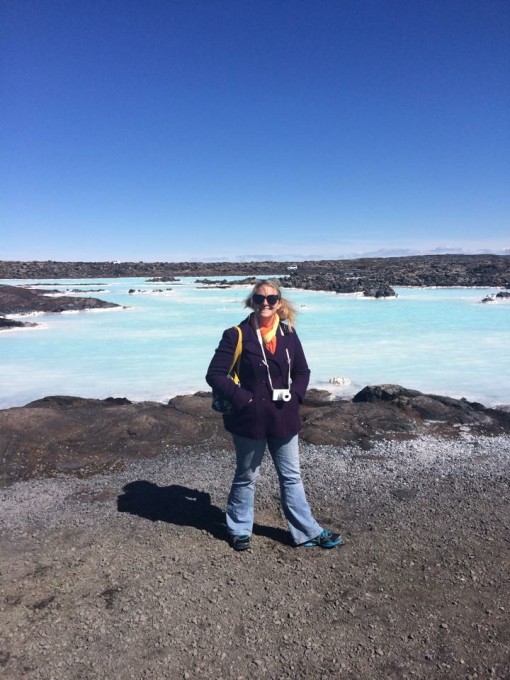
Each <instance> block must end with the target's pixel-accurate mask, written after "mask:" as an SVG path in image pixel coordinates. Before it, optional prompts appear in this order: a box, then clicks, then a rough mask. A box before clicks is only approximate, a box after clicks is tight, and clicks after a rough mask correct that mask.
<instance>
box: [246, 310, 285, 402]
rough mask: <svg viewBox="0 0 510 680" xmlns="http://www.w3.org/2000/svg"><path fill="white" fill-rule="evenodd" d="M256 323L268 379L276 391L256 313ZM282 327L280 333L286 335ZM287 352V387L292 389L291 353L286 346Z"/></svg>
mask: <svg viewBox="0 0 510 680" xmlns="http://www.w3.org/2000/svg"><path fill="white" fill-rule="evenodd" d="M255 325H256V326H257V338H258V341H259V345H260V349H261V350H262V356H263V357H264V364H265V366H266V371H267V379H268V381H269V387H270V388H271V391H274V387H273V381H272V380H271V373H270V371H269V364H268V362H267V356H266V350H265V349H264V341H263V340H262V333H261V332H260V326H259V320H258V319H257V315H256V314H255ZM279 329H280V334H281V335H285V334H284V332H283V330H282V328H281V326H279ZM285 354H286V355H287V364H288V366H289V373H288V376H287V389H289V390H290V385H291V383H292V380H291V377H290V355H289V350H288V348H287V347H286V348H285Z"/></svg>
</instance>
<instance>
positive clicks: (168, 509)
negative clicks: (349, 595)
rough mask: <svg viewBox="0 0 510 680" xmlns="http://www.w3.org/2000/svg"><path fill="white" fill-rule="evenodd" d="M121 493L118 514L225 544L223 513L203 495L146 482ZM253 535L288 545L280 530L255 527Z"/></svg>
mask: <svg viewBox="0 0 510 680" xmlns="http://www.w3.org/2000/svg"><path fill="white" fill-rule="evenodd" d="M122 490H123V492H124V493H123V494H121V495H120V496H119V497H118V498H117V510H118V511H119V512H129V513H130V514H131V515H138V517H143V518H144V519H148V520H151V521H152V522H157V521H159V522H168V523H169V524H177V525H178V526H188V527H195V529H200V530H202V531H207V532H208V533H210V534H211V535H212V536H214V538H217V539H219V540H224V541H226V540H228V534H227V527H226V523H225V513H224V512H223V511H222V510H221V509H220V508H218V507H217V506H216V505H212V503H211V496H210V495H209V494H208V493H205V492H204V491H198V490H197V489H190V488H188V487H186V486H180V485H179V484H172V485H171V486H158V485H157V484H154V483H153V482H148V481H145V480H138V481H136V482H129V484H126V485H125V486H124V487H123V488H122ZM253 533H254V534H257V535H258V536H266V537H267V538H271V539H273V540H274V541H278V542H279V543H283V544H285V545H290V544H291V541H290V536H289V534H288V533H287V532H286V531H284V530H283V529H279V528H276V527H268V526H263V525H260V524H254V526H253Z"/></svg>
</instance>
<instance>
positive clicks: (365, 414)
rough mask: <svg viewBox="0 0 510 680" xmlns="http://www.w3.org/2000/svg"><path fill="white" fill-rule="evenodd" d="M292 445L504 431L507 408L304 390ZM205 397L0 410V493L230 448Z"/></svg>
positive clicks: (387, 391) (382, 392)
mask: <svg viewBox="0 0 510 680" xmlns="http://www.w3.org/2000/svg"><path fill="white" fill-rule="evenodd" d="M302 417H303V429H302V432H301V439H302V441H303V442H306V443H308V444H311V445H327V446H336V447H339V448H342V447H346V446H358V447H360V448H361V449H362V450H366V451H367V452H369V451H370V450H371V448H372V447H373V446H374V445H375V444H376V443H377V442H380V441H404V440H413V439H416V438H418V437H421V436H434V437H440V438H445V439H451V440H456V439H459V437H463V436H466V435H479V436H499V435H508V434H510V409H505V408H501V409H493V408H486V407H485V406H483V405H482V404H478V403H473V402H468V401H466V400H464V399H453V398H451V397H444V396H440V395H430V394H423V393H421V392H418V391H417V390H409V389H406V388H404V387H401V386H399V385H377V386H370V387H366V388H364V389H363V390H361V391H360V392H359V393H358V394H357V395H355V396H354V397H353V399H351V400H339V401H333V400H332V397H331V395H330V394H329V393H328V392H325V391H321V390H309V391H308V393H307V396H306V399H305V402H304V404H303V406H302ZM230 445H231V443H230V435H229V434H228V433H227V432H225V430H224V428H223V422H222V418H221V416H220V415H219V414H218V413H216V412H215V411H213V410H212V408H211V394H210V393H208V392H198V393H196V394H194V395H191V394H190V395H183V396H179V397H174V398H173V399H171V400H170V401H169V402H168V404H162V403H156V402H138V403H136V402H130V401H129V400H128V399H124V398H109V399H104V400H99V399H83V398H79V397H70V396H53V397H46V398H44V399H39V400H37V401H34V402H31V403H29V404H27V405H26V406H23V407H15V408H10V409H4V410H1V411H0V457H1V459H2V471H1V474H0V487H1V486H5V485H9V484H12V483H14V482H16V481H20V480H28V479H34V478H43V477H48V476H54V475H59V474H66V475H77V476H87V475H91V474H97V473H98V472H104V471H107V470H110V471H112V470H116V469H119V468H121V467H122V466H123V465H125V464H126V462H127V461H129V460H133V459H141V458H151V457H153V456H156V455H159V454H160V453H161V451H178V450H182V449H189V448H193V447H200V446H206V447H208V448H218V447H220V448H224V447H227V448H228V447H230Z"/></svg>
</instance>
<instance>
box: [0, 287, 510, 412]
mask: <svg viewBox="0 0 510 680" xmlns="http://www.w3.org/2000/svg"><path fill="white" fill-rule="evenodd" d="M227 278H228V277H227ZM2 283H6V284H9V285H21V284H27V285H28V284H38V283H39V284H51V285H47V286H45V288H48V289H51V288H58V289H59V290H61V291H62V293H65V294H69V293H68V292H66V289H68V288H80V289H81V290H82V291H83V292H82V293H80V294H81V295H88V296H92V297H99V298H101V299H104V300H108V301H111V302H115V303H117V304H120V305H123V306H124V308H121V309H116V310H102V311H90V312H80V313H63V314H54V315H50V314H48V315H41V316H37V317H36V318H35V319H33V320H35V321H36V322H37V323H39V324H41V326H40V327H39V328H37V329H26V330H25V329H23V330H14V331H7V332H6V331H4V332H2V333H0V372H1V375H2V387H1V390H0V408H8V407H11V406H20V405H23V404H26V403H28V402H29V401H32V400H34V399H38V398H41V397H44V396H48V395H56V394H59V395H74V396H81V397H96V398H106V397H110V396H113V397H127V398H129V399H131V400H134V401H142V400H153V401H162V402H164V401H167V400H168V399H170V398H171V397H173V396H175V395H177V394H187V393H193V392H196V391H198V390H207V389H209V388H208V386H207V384H206V383H205V380H204V375H205V372H206V370H207V366H208V363H209V361H210V359H211V356H212V354H213V352H214V349H215V348H216V346H217V344H218V342H219V339H220V337H221V333H222V331H223V329H225V328H227V327H228V326H231V325H235V324H236V323H238V322H239V321H240V320H241V319H242V318H244V316H245V315H246V313H247V311H246V310H245V309H244V308H243V300H244V297H245V296H246V295H247V293H248V292H249V290H250V289H249V287H243V286H233V287H232V288H227V289H219V288H210V287H204V286H201V285H199V284H197V283H195V278H182V279H179V281H177V282H171V283H150V282H147V280H146V279H145V278H122V279H103V280H101V281H99V280H95V281H90V282H89V281H84V280H83V279H80V280H79V281H78V280H72V279H59V280H51V281H44V280H38V281H32V280H24V281H21V280H4V281H2ZM85 283H86V284H87V285H83V284H85ZM98 288H101V289H102V292H87V291H91V290H94V291H96V290H97V289H98ZM130 289H134V290H137V291H143V292H138V293H136V294H129V290H130ZM159 289H163V292H155V291H156V290H159ZM396 290H397V293H398V297H397V298H391V299H384V300H375V299H369V298H364V297H363V296H360V295H337V294H335V293H326V292H315V291H304V290H297V289H289V290H288V291H287V293H286V294H287V295H288V297H289V298H290V299H291V300H292V301H293V302H294V304H295V305H296V307H297V308H298V310H299V312H300V314H299V319H298V326H297V330H298V333H299V336H300V338H301V341H302V343H303V346H304V348H305V353H306V355H307V359H308V362H309V365H310V368H311V371H312V378H311V383H310V386H311V387H317V388H321V389H328V390H329V391H331V392H333V393H334V394H335V395H337V396H341V397H350V396H352V395H353V394H355V393H356V392H357V391H359V390H360V389H361V388H362V387H364V386H365V385H369V384H372V385H373V384H381V383H397V384H400V385H403V386H405V387H408V388H413V389H417V390H420V391H423V392H429V393H435V394H444V395H449V396H452V397H456V398H459V397H465V398H467V399H468V400H470V401H480V402H481V403H483V404H485V405H487V406H493V405H497V404H509V403H510V302H508V301H501V302H495V303H490V304H481V303H480V300H481V299H482V298H483V297H484V296H485V295H488V294H490V293H494V292H497V291H495V290H494V289H485V288H483V289H482V288H475V289H473V288H447V289H446V288H440V289H423V288H420V289H418V288H398V289H396ZM17 318H22V317H17ZM332 377H343V378H347V379H348V380H349V384H348V385H345V386H334V385H330V384H329V380H330V379H331V378H332Z"/></svg>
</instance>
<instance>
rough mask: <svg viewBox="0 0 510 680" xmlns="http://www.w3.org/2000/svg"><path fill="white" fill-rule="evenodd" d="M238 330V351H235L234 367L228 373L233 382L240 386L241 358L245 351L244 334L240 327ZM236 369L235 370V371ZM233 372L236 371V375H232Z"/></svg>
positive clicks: (237, 327)
mask: <svg viewBox="0 0 510 680" xmlns="http://www.w3.org/2000/svg"><path fill="white" fill-rule="evenodd" d="M236 330H237V345H236V349H235V352H234V358H233V359H232V365H231V366H230V370H229V372H228V373H229V375H231V377H232V380H233V381H234V382H235V383H236V384H239V382H240V380H239V375H238V373H239V360H240V358H241V353H242V351H243V333H242V331H241V329H240V328H239V326H236ZM234 368H235V370H234ZM232 371H234V373H232Z"/></svg>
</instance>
